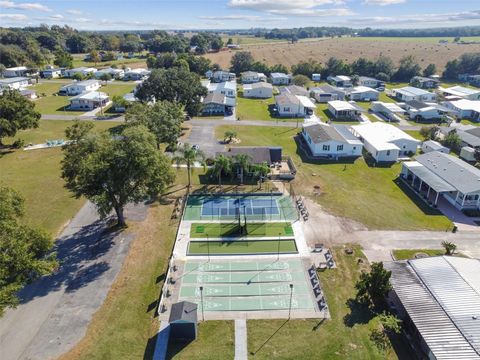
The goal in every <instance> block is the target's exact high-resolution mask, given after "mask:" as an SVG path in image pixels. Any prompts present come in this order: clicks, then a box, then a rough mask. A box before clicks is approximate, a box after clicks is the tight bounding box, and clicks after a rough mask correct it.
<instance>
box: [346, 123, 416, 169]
mask: <svg viewBox="0 0 480 360" xmlns="http://www.w3.org/2000/svg"><path fill="white" fill-rule="evenodd" d="M351 129H352V133H353V134H354V135H355V136H357V137H358V138H360V140H362V141H363V144H364V147H365V150H367V151H368V152H369V153H370V154H371V155H372V157H373V158H374V159H375V161H377V162H393V161H397V160H398V158H400V157H405V156H410V155H411V154H415V152H416V151H417V147H418V145H419V144H420V141H418V140H416V139H414V138H413V137H411V136H410V135H408V134H407V133H406V132H403V131H402V130H400V129H399V128H397V127H396V126H393V125H389V124H385V123H382V122H374V123H370V124H363V125H354V126H352V127H351Z"/></svg>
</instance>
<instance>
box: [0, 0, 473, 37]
mask: <svg viewBox="0 0 480 360" xmlns="http://www.w3.org/2000/svg"><path fill="white" fill-rule="evenodd" d="M39 24H48V25H53V24H58V25H64V24H66V25H69V26H71V27H74V28H76V29H83V30H149V29H165V30H175V29H186V30H188V29H250V28H292V27H306V26H347V27H353V28H364V27H372V28H427V27H454V26H468V25H477V26H478V25H480V0H455V1H452V0H213V1H212V0H209V1H206V0H169V1H167V0H149V1H145V0H129V1H125V0H115V1H114V0H95V1H92V0H75V1H73V0H45V1H34V0H31V1H9V0H7V1H4V0H0V26H4V27H8V26H15V27H23V26H35V25H39Z"/></svg>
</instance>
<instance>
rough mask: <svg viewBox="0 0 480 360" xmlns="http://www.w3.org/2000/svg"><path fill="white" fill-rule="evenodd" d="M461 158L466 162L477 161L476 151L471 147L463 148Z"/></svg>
mask: <svg viewBox="0 0 480 360" xmlns="http://www.w3.org/2000/svg"><path fill="white" fill-rule="evenodd" d="M460 157H461V158H462V159H463V160H466V161H475V149H474V148H472V147H470V146H464V147H462V149H461V150H460Z"/></svg>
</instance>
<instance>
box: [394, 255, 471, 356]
mask: <svg viewBox="0 0 480 360" xmlns="http://www.w3.org/2000/svg"><path fill="white" fill-rule="evenodd" d="M452 260H453V261H452ZM385 267H386V268H387V269H389V270H391V271H392V278H391V283H392V286H393V288H394V290H395V292H396V294H397V295H398V297H399V299H400V300H401V301H402V304H403V306H404V307H405V310H406V311H407V312H408V314H409V316H410V318H411V319H412V321H413V322H414V323H415V326H416V327H417V329H418V331H419V332H420V334H421V335H422V337H423V339H424V340H425V342H426V343H427V344H428V346H429V348H430V350H431V351H432V353H433V354H434V356H435V357H436V358H437V359H479V358H480V342H479V340H480V319H477V320H475V319H474V318H473V317H472V316H478V317H480V294H479V293H478V291H477V290H475V288H473V287H472V286H471V285H470V284H469V282H468V281H467V280H466V279H471V278H472V276H473V273H474V272H476V273H477V274H479V273H480V263H479V262H478V261H476V260H473V261H472V259H460V258H455V259H453V258H446V257H431V258H424V259H415V260H410V261H408V262H405V261H402V262H394V263H386V264H385ZM462 275H463V276H462ZM473 277H474V278H475V276H473ZM475 281H476V280H475ZM477 285H478V284H477Z"/></svg>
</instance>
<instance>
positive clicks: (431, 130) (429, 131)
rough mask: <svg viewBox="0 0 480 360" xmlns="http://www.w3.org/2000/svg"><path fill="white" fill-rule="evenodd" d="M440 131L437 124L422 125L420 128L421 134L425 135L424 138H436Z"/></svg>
mask: <svg viewBox="0 0 480 360" xmlns="http://www.w3.org/2000/svg"><path fill="white" fill-rule="evenodd" d="M439 131H440V128H439V127H438V126H436V125H434V126H422V127H421V128H420V135H421V136H422V137H423V139H424V140H436V138H437V134H438V132H439Z"/></svg>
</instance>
